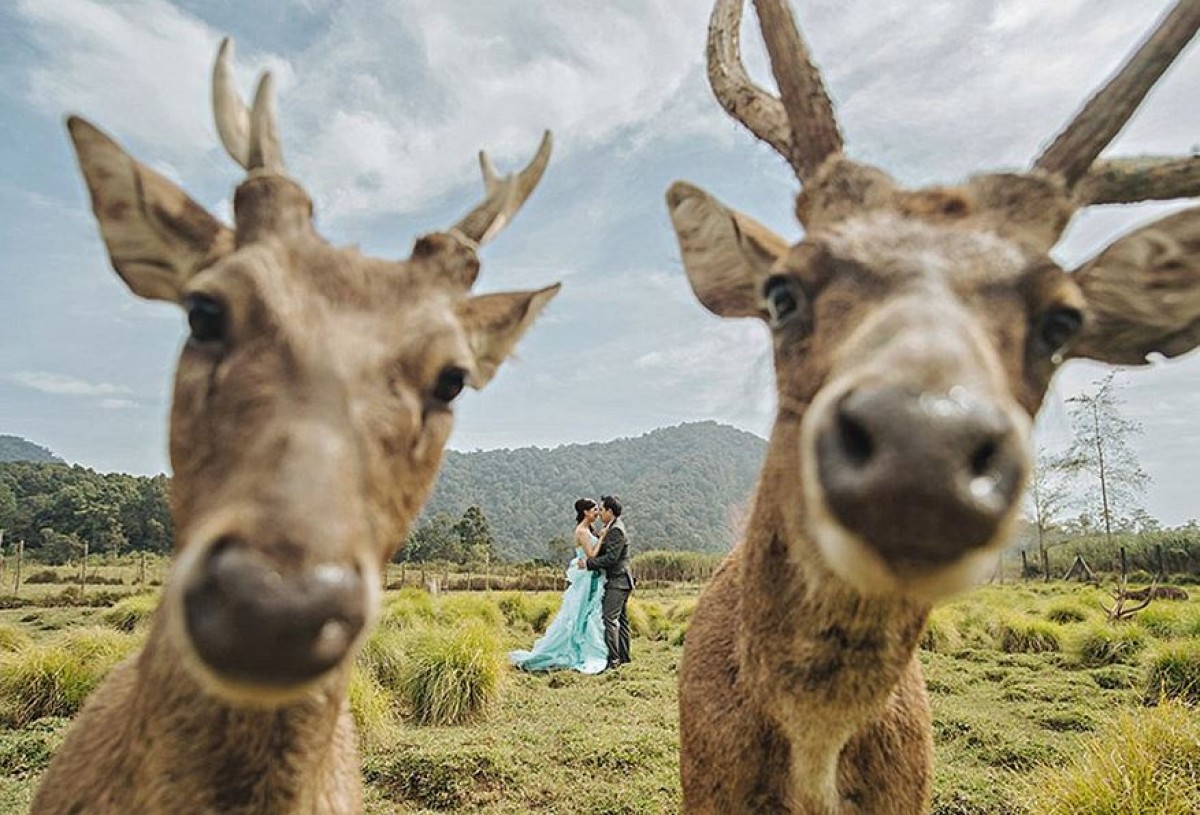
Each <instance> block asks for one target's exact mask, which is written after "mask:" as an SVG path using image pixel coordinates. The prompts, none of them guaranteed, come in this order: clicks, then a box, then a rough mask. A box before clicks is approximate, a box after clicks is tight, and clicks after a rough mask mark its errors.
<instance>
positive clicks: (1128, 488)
mask: <svg viewBox="0 0 1200 815" xmlns="http://www.w3.org/2000/svg"><path fill="white" fill-rule="evenodd" d="M1093 387H1094V388H1095V391H1094V392H1092V393H1081V394H1078V395H1077V396H1072V397H1071V398H1070V399H1068V400H1067V404H1068V405H1069V408H1068V413H1069V415H1070V418H1071V426H1072V430H1073V432H1074V440H1073V441H1072V443H1071V447H1070V449H1069V450H1068V451H1067V453H1066V455H1065V456H1064V458H1063V465H1062V466H1063V469H1064V470H1066V471H1070V472H1075V473H1078V474H1080V475H1085V476H1087V477H1088V478H1089V479H1090V480H1092V486H1091V487H1090V488H1089V489H1087V491H1086V494H1085V495H1086V500H1087V505H1088V506H1089V507H1091V510H1092V512H1094V513H1096V515H1097V521H1098V523H1097V526H1100V527H1102V528H1103V529H1104V539H1105V542H1106V543H1107V544H1108V545H1111V544H1112V532H1113V526H1114V524H1115V519H1116V518H1118V517H1134V516H1136V514H1137V513H1138V511H1139V510H1142V507H1141V505H1140V502H1139V499H1140V498H1141V497H1142V495H1143V494H1144V493H1145V492H1146V485H1147V484H1148V483H1149V482H1150V476H1149V475H1147V474H1146V471H1145V470H1143V469H1142V465H1141V464H1140V463H1139V462H1138V459H1137V454H1136V453H1134V451H1133V448H1132V447H1131V446H1130V440H1131V439H1132V438H1134V437H1135V436H1139V435H1141V433H1142V426H1141V425H1140V424H1139V423H1137V422H1135V421H1133V420H1131V419H1127V418H1125V417H1124V416H1122V415H1121V404H1122V400H1121V398H1120V393H1119V389H1118V387H1117V383H1116V372H1115V371H1114V372H1112V373H1110V374H1108V375H1107V376H1105V377H1104V378H1103V379H1100V380H1098V381H1097V382H1095V383H1093Z"/></svg>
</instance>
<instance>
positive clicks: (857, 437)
mask: <svg viewBox="0 0 1200 815" xmlns="http://www.w3.org/2000/svg"><path fill="white" fill-rule="evenodd" d="M819 421H820V424H819V426H818V428H817V430H816V432H815V434H814V436H813V446H814V448H815V449H813V450H811V451H810V453H811V454H814V455H815V456H816V474H817V477H818V479H819V482H820V493H821V495H822V498H823V503H824V504H825V506H826V508H827V511H828V514H829V515H830V516H832V519H833V520H834V521H835V522H836V523H837V524H838V525H840V526H841V527H842V528H843V529H844V530H845V531H846V532H848V533H850V535H851V536H853V537H854V538H855V539H857V540H859V541H861V542H862V543H863V544H864V545H865V546H866V547H867V548H869V549H870V550H872V551H873V552H874V554H875V555H877V556H878V557H879V558H880V559H881V560H882V561H883V562H884V563H885V564H886V565H887V567H888V569H889V570H890V571H891V572H892V573H893V574H895V575H897V576H902V577H903V576H917V575H922V574H924V573H927V572H929V571H931V570H936V569H939V568H942V567H944V566H946V565H948V564H951V563H953V562H955V561H957V560H959V559H960V558H961V557H962V556H963V555H964V554H967V553H970V552H971V551H973V550H977V549H980V548H983V547H987V546H988V545H989V544H992V543H993V542H995V541H996V540H997V539H998V538H1000V537H1002V535H1003V533H1004V531H1005V530H1006V528H1007V525H1008V522H1009V520H1010V519H1011V517H1012V515H1013V513H1014V511H1015V508H1016V504H1017V501H1018V499H1019V497H1020V493H1021V489H1022V486H1023V484H1024V480H1025V474H1026V469H1027V466H1028V465H1027V459H1026V455H1025V453H1024V450H1023V443H1024V435H1023V434H1022V433H1021V432H1020V429H1019V428H1018V427H1017V426H1016V425H1015V423H1014V421H1013V419H1012V417H1011V414H1009V413H1008V412H1006V411H1004V410H1002V409H1000V408H999V407H997V406H996V405H994V404H993V403H991V402H990V401H988V400H987V399H984V398H980V397H978V396H976V395H975V394H974V393H973V392H972V391H970V390H968V389H967V388H965V387H961V386H959V387H951V388H950V389H949V390H948V391H946V392H943V393H938V392H928V391H923V390H915V389H913V390H910V389H908V388H905V387H904V386H903V385H901V384H896V383H880V384H864V385H862V386H860V387H856V388H854V389H852V390H850V391H849V392H847V393H845V394H843V395H842V396H841V397H840V398H839V399H837V400H836V401H835V402H833V403H832V404H831V405H830V406H829V407H828V408H827V409H826V411H825V414H824V415H823V416H821V417H820V419H819Z"/></svg>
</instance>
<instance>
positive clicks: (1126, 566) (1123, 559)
mask: <svg viewBox="0 0 1200 815" xmlns="http://www.w3.org/2000/svg"><path fill="white" fill-rule="evenodd" d="M1128 573H1129V561H1128V560H1127V559H1126V557H1125V547H1124V546H1122V547H1121V580H1122V581H1124V580H1125V576H1126V575H1127V574H1128Z"/></svg>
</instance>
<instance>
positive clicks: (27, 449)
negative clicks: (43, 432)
mask: <svg viewBox="0 0 1200 815" xmlns="http://www.w3.org/2000/svg"><path fill="white" fill-rule="evenodd" d="M0 461H32V462H34V463H43V462H45V463H53V464H62V463H63V460H62V459H61V458H59V457H58V456H56V455H54V454H53V453H51V452H50V451H49V450H47V449H46V448H45V447H42V446H41V445H40V444H34V443H33V442H31V441H26V440H25V439H23V438H21V437H20V436H0Z"/></svg>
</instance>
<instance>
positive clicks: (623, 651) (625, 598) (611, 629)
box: [601, 580, 632, 668]
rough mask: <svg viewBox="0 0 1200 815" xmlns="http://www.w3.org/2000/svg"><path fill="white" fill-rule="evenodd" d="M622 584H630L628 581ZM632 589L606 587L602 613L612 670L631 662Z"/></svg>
mask: <svg viewBox="0 0 1200 815" xmlns="http://www.w3.org/2000/svg"><path fill="white" fill-rule="evenodd" d="M620 582H623V583H628V580H622V581H620ZM630 591H632V589H628V588H617V587H614V586H606V587H605V589H604V600H603V601H602V603H601V613H602V614H603V615H604V645H605V646H606V647H607V648H608V665H609V667H610V668H611V667H612V666H614V665H619V664H622V663H625V662H628V661H629V634H630V632H629V613H628V610H627V608H626V607H627V605H628V604H629V592H630Z"/></svg>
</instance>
